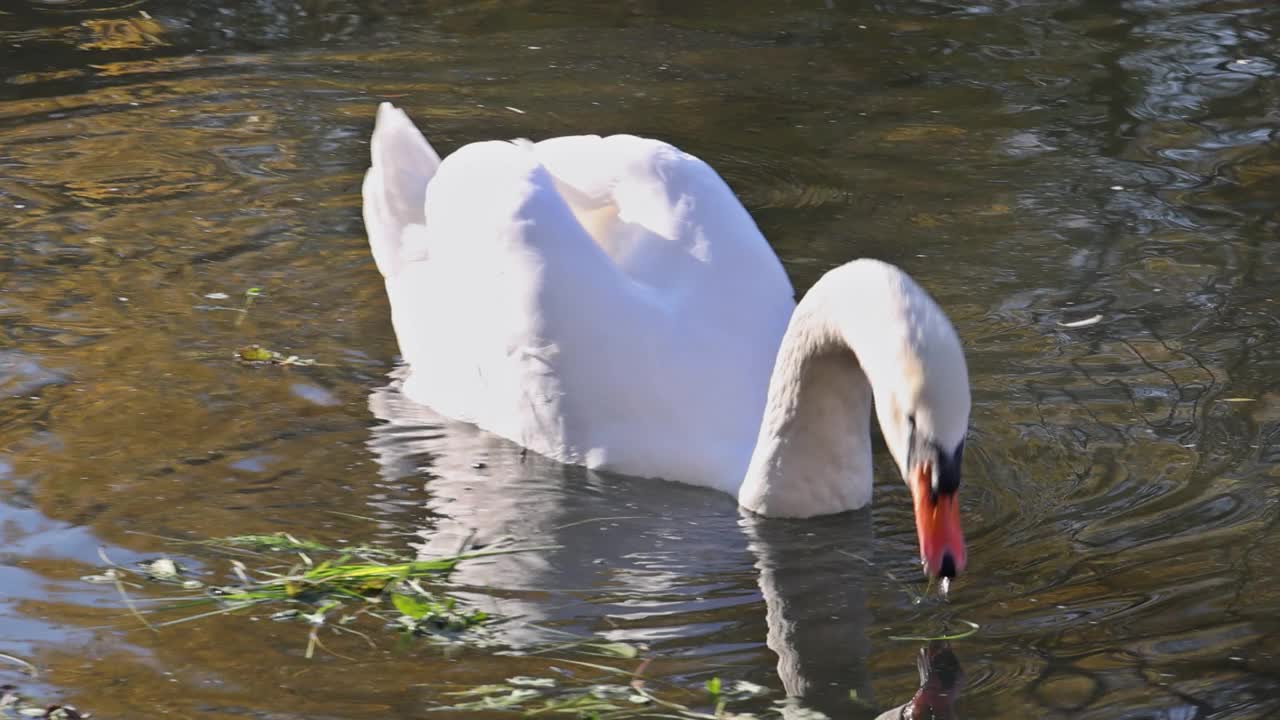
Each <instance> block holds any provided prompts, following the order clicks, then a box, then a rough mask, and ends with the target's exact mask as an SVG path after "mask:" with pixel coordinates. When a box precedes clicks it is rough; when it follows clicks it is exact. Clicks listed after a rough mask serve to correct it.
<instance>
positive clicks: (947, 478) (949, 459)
mask: <svg viewBox="0 0 1280 720" xmlns="http://www.w3.org/2000/svg"><path fill="white" fill-rule="evenodd" d="M934 452H935V453H937V456H938V465H937V471H936V473H935V474H934V476H933V482H934V492H937V493H942V494H944V495H946V494H950V493H954V492H955V491H957V490H959V489H960V461H961V458H962V457H963V456H964V442H961V443H960V444H959V445H957V446H956V449H955V450H954V451H953V452H947V451H946V450H943V449H942V448H940V447H938V446H936V445H935V446H934Z"/></svg>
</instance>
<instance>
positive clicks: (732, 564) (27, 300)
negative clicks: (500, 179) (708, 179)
mask: <svg viewBox="0 0 1280 720" xmlns="http://www.w3.org/2000/svg"><path fill="white" fill-rule="evenodd" d="M215 5H216V6H215ZM0 58H3V60H4V64H3V65H2V66H0V167H2V168H3V172H0V208H2V209H3V213H2V214H0V229H2V233H3V234H2V235H0V242H2V243H3V248H4V251H3V253H0V493H2V494H3V502H2V503H0V533H2V535H0V537H3V540H4V545H3V553H2V554H0V558H2V562H0V653H4V654H5V655H6V656H14V657H20V658H23V659H25V660H27V661H29V662H31V663H33V664H34V665H36V666H38V667H39V668H40V675H39V677H37V678H30V677H27V676H26V675H24V674H23V673H21V672H20V668H19V666H17V665H16V664H13V663H11V662H0V683H3V682H11V683H14V684H17V685H19V686H20V687H21V688H22V690H23V691H24V692H28V693H29V694H33V695H40V696H42V697H44V698H46V699H49V700H57V701H61V702H70V703H72V704H75V705H77V706H80V707H81V708H82V709H84V710H90V711H93V712H94V713H95V715H96V716H97V717H100V718H126V717H127V718H136V717H182V718H200V719H202V720H203V719H213V718H241V717H254V718H273V719H277V720H283V719H287V718H342V719H353V720H354V719H359V718H418V717H443V716H462V713H460V712H457V711H454V712H445V713H431V712H430V709H431V708H433V707H437V706H439V705H442V704H450V703H453V702H456V696H450V695H447V694H446V693H449V692H456V691H459V690H465V689H467V688H470V687H474V686H477V685H481V684H484V683H490V682H502V681H503V680H504V679H505V678H509V677H512V676H515V675H534V676H548V675H550V676H554V677H557V678H560V679H561V681H563V682H568V681H570V680H572V679H573V678H576V677H581V676H582V675H583V674H586V675H589V674H590V671H589V670H588V669H585V668H584V667H583V666H573V665H568V664H565V663H563V662H561V661H559V660H557V659H556V658H555V657H554V653H538V652H529V651H530V649H532V650H537V649H538V648H540V647H543V645H544V644H545V643H547V642H549V641H551V640H554V639H555V638H556V637H557V634H558V633H563V632H569V633H573V634H575V635H578V636H583V637H594V638H598V639H607V640H610V641H620V642H627V643H632V644H635V645H637V646H643V647H642V656H641V658H637V659H636V660H635V661H633V662H632V663H631V664H630V665H627V664H626V663H622V664H619V665H618V667H625V668H632V669H634V668H635V667H636V665H637V664H638V663H640V662H641V661H642V660H647V663H646V664H645V666H644V673H645V675H646V677H649V678H652V681H653V682H655V683H663V684H664V686H665V687H670V688H672V689H673V691H674V692H678V693H682V694H680V695H679V697H682V698H684V699H685V701H693V700H697V697H699V695H698V693H699V692H701V691H700V688H701V687H702V684H703V682H704V681H706V680H707V679H709V678H711V677H713V676H718V677H720V678H722V679H723V680H725V681H732V680H748V681H751V682H755V683H758V684H760V685H763V686H765V687H767V688H770V689H771V690H772V691H773V695H772V697H773V698H780V697H782V696H783V694H784V693H790V694H792V695H797V696H802V698H803V701H804V704H805V705H807V706H808V707H811V708H816V709H820V710H823V711H825V712H826V713H828V714H829V715H831V716H832V717H874V716H875V715H876V713H877V712H879V711H885V710H890V709H892V708H895V707H896V706H899V705H901V704H902V703H905V702H907V701H908V700H909V699H910V698H911V697H912V696H913V694H915V693H916V691H917V688H918V687H919V684H920V678H919V676H918V674H917V669H916V662H917V656H918V654H919V653H920V652H921V650H922V643H921V642H918V641H915V642H913V641H900V640H894V639H891V638H892V637H895V636H902V635H919V634H922V633H926V634H927V633H936V632H939V630H940V628H942V627H944V626H946V627H950V628H951V629H953V630H954V629H956V627H958V625H957V624H958V623H959V621H960V620H967V621H971V622H974V623H977V624H978V625H980V626H981V630H980V631H979V632H978V633H977V634H975V635H973V636H972V637H969V638H965V639H962V640H957V641H954V642H953V643H952V644H951V652H952V653H953V654H954V658H953V660H954V661H955V662H958V663H959V666H960V668H961V669H962V672H963V680H962V681H961V682H960V683H959V684H958V685H959V687H958V688H957V689H959V690H960V691H961V694H960V696H959V698H958V700H956V702H955V706H954V708H953V709H954V710H955V712H956V713H957V714H958V715H961V716H966V717H990V718H996V717H1001V718H1006V717H1007V718H1025V717H1043V718H1135V719H1136V718H1168V719H1169V720H1192V719H1201V718H1203V719H1208V718H1214V719H1223V720H1225V719H1227V718H1233V719H1235V718H1265V717H1275V716H1277V714H1280V577H1277V575H1273V574H1272V573H1274V572H1276V570H1277V567H1278V565H1277V560H1276V557H1277V554H1280V529H1277V517H1278V516H1280V319H1278V318H1280V300H1278V298H1280V283H1278V281H1280V274H1278V273H1277V270H1276V269H1275V268H1277V267H1280V242H1278V241H1277V230H1278V229H1280V214H1278V210H1280V142H1278V141H1277V128H1280V80H1278V75H1277V66H1276V63H1277V58H1280V8H1278V7H1277V6H1276V5H1275V4H1274V3H1272V2H1270V1H1269V0H1238V1H1233V0H1217V1H1205V0H1124V1H1120V0H1060V1H1053V0H972V1H965V2H961V0H898V1H895V0H880V1H878V2H872V1H870V0H825V1H823V0H814V1H813V2H804V3H801V2H785V3H777V2H756V1H750V2H748V1H746V0H735V1H734V2H704V3H687V4H686V3H679V2H662V1H660V0H628V1H626V2H617V1H612V2H562V1H558V0H557V1H548V0H539V1H538V2H509V3H500V2H487V1H482V0H474V1H472V2H438V3H418V2H409V1H407V0H405V1H402V2H401V1H395V0H379V1H377V2H356V1H355V0H293V1H290V2H276V1H274V0H253V1H251V0H245V1H243V2H222V3H217V4H214V3H184V2H176V1H173V0H147V1H136V2H124V0H56V1H55V0H25V2H15V3H10V5H9V7H7V8H6V9H5V11H3V12H2V13H0ZM382 99H392V100H394V101H395V102H396V103H397V104H400V105H402V106H403V107H405V108H406V109H407V110H408V111H409V112H410V113H411V114H412V115H413V117H414V118H415V119H416V120H417V121H418V122H419V124H420V125H421V126H422V127H424V128H426V129H427V131H428V134H429V135H430V137H431V138H432V140H433V142H434V143H435V145H436V147H437V148H438V149H439V150H441V151H442V152H447V151H451V150H453V149H454V148H456V147H458V146H459V145H462V144H464V143H467V142H470V141H474V140H479V139H488V138H505V137H521V136H523V137H530V138H543V137H548V136H552V135H559V134H571V133H582V132H606V133H611V132H633V133H638V134H646V135H651V136H655V137H659V138H662V139H665V140H668V141H670V142H673V143H675V144H677V145H679V146H681V147H683V148H685V149H687V150H689V151H691V152H694V153H696V154H698V155H700V156H701V157H703V158H704V159H706V160H707V161H708V162H710V163H711V164H712V165H713V166H714V167H716V168H717V169H719V170H720V172H721V173H722V174H723V175H724V177H725V178H726V180H727V181H728V182H729V183H730V185H731V186H733V188H734V189H735V190H736V191H737V192H738V193H739V194H740V196H741V197H742V198H743V200H744V202H745V204H746V205H747V207H748V209H749V210H751V212H752V213H753V215H754V216H755V217H756V218H757V221H758V222H759V224H760V225H761V228H762V229H763V230H764V232H765V235H766V236H767V237H768V238H769V239H770V241H771V242H772V243H773V245H774V247H775V248H776V250H777V251H778V253H779V255H780V256H781V258H782V260H783V262H784V264H785V265H786V268H787V270H788V272H789V273H790V274H791V277H792V279H793V281H794V282H795V284H796V286H797V289H798V290H803V289H805V288H807V287H808V286H809V284H811V283H812V282H813V281H814V280H815V279H816V278H817V277H818V276H819V275H820V274H821V273H822V272H824V271H825V270H827V269H829V268H831V267H833V266H835V265H838V264H840V263H842V262H844V261H846V260H849V259H852V258H854V257H858V256H872V257H878V258H882V259H885V260H888V261H891V262H894V263H897V264H900V265H902V266H903V267H904V268H906V269H907V270H908V271H909V272H911V273H912V274H914V275H915V276H916V277H917V278H918V279H919V280H920V281H921V282H922V283H923V284H924V285H925V286H926V287H928V288H929V289H930V291H931V292H932V293H933V294H934V295H935V296H936V297H937V298H938V299H939V301H940V302H941V303H942V305H943V306H944V307H946V308H947V309H948V312H949V313H950V314H951V316H952V318H953V320H954V322H955V324H956V326H957V329H958V330H959V332H960V334H961V336H962V337H963V338H964V340H965V343H966V346H967V351H968V356H969V363H970V370H971V374H972V383H973V391H974V403H975V404H974V412H973V423H972V424H973V430H972V435H971V438H970V440H969V442H968V450H969V451H968V452H967V453H966V474H965V478H966V483H965V490H964V492H963V493H962V501H963V502H962V504H963V508H964V512H965V514H966V530H967V533H968V537H969V548H970V553H969V557H970V564H969V571H968V572H967V573H966V574H965V575H964V576H963V577H962V578H960V580H959V581H958V582H957V583H956V585H955V587H954V588H953V589H952V593H951V598H950V600H949V601H948V602H946V603H941V602H938V601H936V600H934V601H926V602H924V603H921V604H915V603H914V602H913V600H912V595H911V592H909V590H914V591H917V592H918V591H920V590H922V589H923V581H922V580H921V579H920V574H919V569H918V564H917V561H915V560H914V559H913V558H914V556H915V546H914V542H915V539H914V529H913V525H912V522H911V513H910V509H909V508H910V503H909V501H908V495H907V491H906V488H905V487H904V486H903V484H902V483H901V481H900V480H899V479H898V478H897V477H896V472H895V471H894V470H893V468H892V465H891V463H890V462H889V459H888V455H887V454H886V453H885V452H884V451H883V448H881V449H880V450H879V451H878V453H877V456H876V457H877V491H876V502H875V505H874V508H873V509H871V510H870V511H865V512H861V513H854V514H852V515H847V516H841V517H835V518H826V519H822V520H818V521H813V522H778V521H762V520H758V519H753V518H744V517H740V515H739V513H738V511H737V509H736V506H735V503H734V502H733V500H732V498H729V497H727V496H723V495H719V494H716V493H715V492H712V491H708V490H701V489H697V488H691V487H684V486H679V485H674V484H668V483H662V482H657V481H637V480H632V479H623V478H616V477H609V476H603V475H598V474H594V473H589V472H586V471H583V470H580V469H574V468H565V467H561V466H557V465H555V464H553V463H550V462H547V461H544V460H540V459H538V458H536V457H532V456H529V457H524V456H522V455H521V453H520V452H519V449H518V448H515V447H513V446H511V445H509V444H507V443H504V442H501V441H498V440H495V439H493V438H491V437H488V436H485V435H484V434H482V433H479V432H477V431H475V430H471V429H468V428H466V427H458V426H455V425H448V424H442V423H440V422H439V421H438V420H437V419H436V418H434V417H433V416H431V415H430V413H428V412H426V411H424V410H422V409H420V408H416V407H414V406H413V405H412V404H410V403H408V402H407V401H405V400H404V399H403V398H402V397H401V396H399V394H398V393H397V392H396V391H395V389H394V386H393V381H394V379H393V377H392V375H393V373H394V369H395V366H396V360H397V348H396V343H395V338H394V336H393V334H392V331H391V325H390V321H389V317H388V308H387V304H386V300H385V297H384V294H383V288H382V282H381V278H380V276H379V275H378V273H377V270H376V269H375V268H374V265H373V262H372V260H371V259H370V257H369V253H368V248H367V244H366V241H365V238H364V234H363V226H362V222H361V220H360V209H359V204H360V198H359V184H360V179H361V176H362V174H363V171H364V168H365V167H366V165H367V157H368V136H369V132H370V131H371V129H372V120H373V112H374V109H375V107H376V104H377V102H378V101H379V100H382ZM1268 267H1271V268H1273V269H1272V270H1267V268H1268ZM250 288H260V290H261V295H260V296H259V297H257V298H256V299H255V300H254V302H253V304H252V307H251V308H250V309H249V311H248V312H238V311H237V309H239V308H242V307H243V304H244V294H245V292H246V291H247V290H248V289H250ZM1095 319H1096V321H1093V320H1095ZM1081 321H1084V322H1081ZM1090 321H1093V322H1090ZM249 343H260V344H262V345H263V346H265V347H269V348H272V349H275V350H279V351H282V352H286V353H291V354H297V355H299V356H302V357H305V358H313V359H315V360H317V361H319V362H320V363H323V366H316V367H300V368H281V367H248V366H245V365H242V364H239V363H237V362H236V361H235V360H234V358H233V354H234V351H235V349H236V348H238V347H240V346H243V345H246V344H249ZM338 513H345V514H338ZM275 531H287V532H291V533H293V534H295V535H298V536H300V537H307V538H313V539H315V540H318V541H324V542H330V543H337V542H341V541H346V542H352V543H381V544H383V545H386V546H390V547H395V548H398V549H407V550H408V549H411V550H414V551H417V552H421V553H432V552H435V551H436V550H439V549H448V550H450V551H451V550H452V549H454V548H456V547H458V546H459V545H460V544H461V543H463V542H465V541H466V540H467V539H468V538H472V540H473V542H475V541H477V539H478V541H480V542H491V541H493V540H494V539H496V538H498V537H500V536H503V535H511V536H514V537H516V538H519V539H521V540H524V541H527V542H531V543H537V544H555V545H559V546H561V547H560V549H558V550H554V551H545V552H540V553H533V554H528V555H515V556H510V557H506V558H503V559H501V560H495V561H490V562H479V561H477V562H476V563H474V564H468V565H464V566H462V568H461V569H460V570H459V571H458V572H457V573H456V574H455V576H454V580H455V581H457V582H458V583H459V587H460V590H459V591H460V592H462V593H463V594H464V596H465V597H468V598H470V599H472V600H474V601H475V602H476V603H478V604H479V605H481V606H482V607H485V608H488V609H493V610H496V611H497V612H499V613H500V614H504V615H510V616H517V617H518V618H519V621H512V622H509V623H506V624H504V625H500V626H498V628H497V629H496V630H495V632H496V634H497V638H498V641H499V643H500V644H499V647H500V648H507V649H510V648H522V649H523V652H521V653H509V652H502V651H500V650H499V649H495V648H494V647H487V648H486V647H481V648H476V647H464V648H453V649H450V650H446V649H442V648H441V647H439V646H437V645H433V644H430V643H427V642H416V643H413V642H411V643H404V642H401V641H399V640H397V639H396V638H395V637H394V636H393V635H392V634H389V633H388V634H383V635H378V634H377V633H374V634H372V635H371V636H370V638H369V641H366V639H365V638H362V637H359V636H355V635H351V634H345V633H344V634H331V633H327V632H326V633H325V634H323V635H322V640H323V642H324V645H325V648H326V649H325V650H321V651H319V652H317V653H316V654H315V656H314V657H313V658H311V659H307V658H306V657H305V650H306V646H307V630H306V628H305V627H303V626H301V625H300V624H298V623H275V622H269V621H268V620H266V619H265V617H252V614H250V613H245V614H239V615H233V616H221V617H213V618H209V619H207V620H203V621H199V622H190V623H186V624H182V625H176V626H172V627H168V628H163V629H161V630H160V631H159V632H151V631H149V630H147V629H146V628H144V627H142V626H141V624H140V623H139V622H138V620H137V619H136V618H135V617H134V616H133V615H131V614H130V613H129V612H128V609H127V608H126V607H125V604H124V602H123V601H122V600H121V597H120V595H119V594H118V593H117V592H116V589H115V588H114V587H112V586H110V585H106V586H104V585H92V584H88V583H85V582H83V581H82V580H81V579H80V578H81V577H82V576H85V575H90V574H93V573H97V572H100V571H101V569H102V567H103V566H104V560H103V559H102V557H100V555H99V550H98V548H99V546H103V547H104V548H105V550H104V552H105V554H106V555H107V557H109V558H110V559H111V560H113V561H115V562H117V563H120V564H122V565H128V564H130V563H132V562H135V561H137V560H140V559H143V558H152V557H156V556H159V555H169V556H172V557H175V558H176V559H178V560H179V561H180V562H181V563H183V564H184V565H187V566H189V567H190V568H192V569H193V570H194V571H196V572H224V571H225V570H226V567H227V562H228V561H227V559H226V558H225V557H222V556H220V555H217V554H216V553H213V552H211V551H209V550H207V549H205V548H202V547H200V546H192V545H182V544H178V543H176V542H175V541H173V540H166V539H164V538H181V539H189V540H190V539H195V540H199V539H204V538H211V537H220V536H227V535H234V534H242V533H266V532H275ZM170 592H171V589H170V588H165V587H160V586H155V587H153V586H144V587H141V588H137V589H135V590H133V596H134V597H135V599H136V600H137V601H138V602H142V601H144V600H146V599H148V598H159V597H162V596H164V595H165V594H167V593H170ZM265 614H266V613H260V614H259V615H265ZM548 638H551V640H549V639H548ZM9 670H12V671H13V672H9ZM851 691H853V692H856V694H857V700H856V701H854V700H851V699H850V692H851ZM765 707H767V703H766V705H765ZM873 708H874V709H873ZM951 709H952V708H941V709H940V710H939V711H940V712H949V711H950V710H951Z"/></svg>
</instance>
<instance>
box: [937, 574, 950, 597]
mask: <svg viewBox="0 0 1280 720" xmlns="http://www.w3.org/2000/svg"><path fill="white" fill-rule="evenodd" d="M938 592H939V593H941V594H942V599H943V600H946V599H947V594H948V593H950V592H951V578H949V577H944V578H942V582H940V583H938Z"/></svg>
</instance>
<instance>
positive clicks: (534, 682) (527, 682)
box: [507, 675, 556, 688]
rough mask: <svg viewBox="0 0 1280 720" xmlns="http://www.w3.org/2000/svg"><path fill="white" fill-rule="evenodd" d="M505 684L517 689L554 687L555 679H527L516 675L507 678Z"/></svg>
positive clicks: (527, 677)
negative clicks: (517, 687)
mask: <svg viewBox="0 0 1280 720" xmlns="http://www.w3.org/2000/svg"><path fill="white" fill-rule="evenodd" d="M507 682H509V683H511V684H512V685H516V686H519V687H543V688H549V687H555V686H556V680H555V678H540V677H529V676H528V675H517V676H515V677H509V678H507Z"/></svg>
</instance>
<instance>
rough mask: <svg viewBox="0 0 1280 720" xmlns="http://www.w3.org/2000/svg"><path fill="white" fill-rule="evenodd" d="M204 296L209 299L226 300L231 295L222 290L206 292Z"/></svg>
mask: <svg viewBox="0 0 1280 720" xmlns="http://www.w3.org/2000/svg"><path fill="white" fill-rule="evenodd" d="M205 297H207V298H209V299H210V300H226V299H227V298H229V297H231V296H230V295H228V294H226V293H224V292H211V293H206V294H205Z"/></svg>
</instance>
